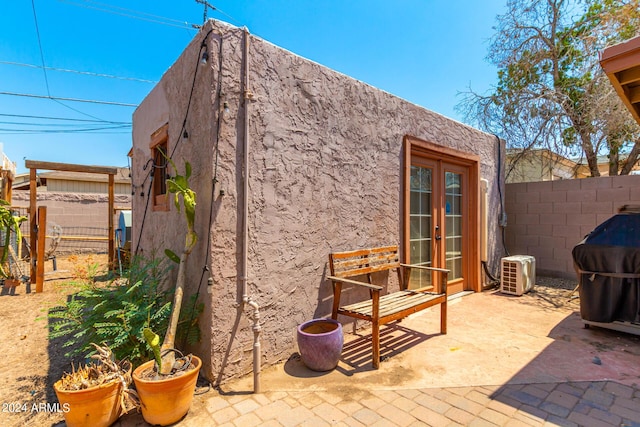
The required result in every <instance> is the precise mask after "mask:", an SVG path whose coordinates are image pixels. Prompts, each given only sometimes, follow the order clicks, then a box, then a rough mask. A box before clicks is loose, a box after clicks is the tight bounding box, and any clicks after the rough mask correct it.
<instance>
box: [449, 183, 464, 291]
mask: <svg viewBox="0 0 640 427" xmlns="http://www.w3.org/2000/svg"><path fill="white" fill-rule="evenodd" d="M461 182H462V175H461V174H457V173H453V172H445V220H446V221H445V223H446V229H445V247H446V253H445V261H446V264H447V267H446V268H448V269H449V270H451V273H449V280H453V279H459V278H462V186H461Z"/></svg>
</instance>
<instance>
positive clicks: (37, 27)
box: [31, 0, 100, 120]
mask: <svg viewBox="0 0 640 427" xmlns="http://www.w3.org/2000/svg"><path fill="white" fill-rule="evenodd" d="M31 9H32V10H33V20H34V22H35V26H36V35H37V36H38V48H39V49H40V60H41V61H42V72H43V74H44V82H45V84H46V87H47V95H48V98H49V99H51V100H52V101H54V102H57V103H58V104H60V105H62V106H63V107H65V108H68V109H69V110H72V111H75V112H76V113H79V114H82V115H84V116H87V117H91V118H92V119H97V120H100V119H99V118H98V117H96V116H92V115H91V114H87V113H85V112H83V111H80V110H78V109H75V108H73V107H71V106H69V105H66V104H64V103H62V102H60V101H61V98H58V99H56V98H54V97H52V96H51V91H50V90H49V79H48V78H47V66H46V64H45V62H44V53H43V51H42V39H41V38H40V28H39V26H38V16H37V14H36V4H35V0H31Z"/></svg>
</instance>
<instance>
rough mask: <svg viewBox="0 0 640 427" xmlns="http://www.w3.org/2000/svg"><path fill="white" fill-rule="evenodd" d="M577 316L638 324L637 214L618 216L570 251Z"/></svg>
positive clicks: (639, 235)
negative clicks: (576, 284) (575, 280)
mask: <svg viewBox="0 0 640 427" xmlns="http://www.w3.org/2000/svg"><path fill="white" fill-rule="evenodd" d="M573 260H574V262H575V265H576V269H577V273H578V280H579V282H580V315H581V316H582V319H584V320H589V321H592V322H604V323H608V322H613V321H616V320H618V321H623V322H636V323H640V213H620V214H618V215H615V216H613V217H611V218H609V219H608V220H607V221H605V222H603V223H602V224H600V225H599V226H597V227H596V228H595V229H594V230H593V231H592V232H591V233H589V235H587V237H586V238H585V239H584V240H583V241H582V242H580V243H578V245H576V246H575V247H574V248H573Z"/></svg>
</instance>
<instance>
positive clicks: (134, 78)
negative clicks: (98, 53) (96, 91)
mask: <svg viewBox="0 0 640 427" xmlns="http://www.w3.org/2000/svg"><path fill="white" fill-rule="evenodd" d="M0 64H5V65H15V66H18V67H29V68H42V69H44V70H50V71H59V72H62V73H75V74H83V75H87V76H93V77H105V78H109V79H118V80H129V81H134V82H140V83H151V84H156V83H158V82H157V81H155V80H145V79H139V78H136V77H122V76H114V75H112V74H103V73H92V72H90V71H78V70H70V69H67V68H56V67H43V66H41V65H34V64H24V63H21V62H12V61H0Z"/></svg>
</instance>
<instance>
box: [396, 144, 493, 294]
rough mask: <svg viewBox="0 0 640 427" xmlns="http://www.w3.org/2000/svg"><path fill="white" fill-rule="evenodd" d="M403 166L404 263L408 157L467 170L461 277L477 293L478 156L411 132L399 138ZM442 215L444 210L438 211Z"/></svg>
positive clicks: (406, 233) (478, 238) (408, 175)
mask: <svg viewBox="0 0 640 427" xmlns="http://www.w3.org/2000/svg"><path fill="white" fill-rule="evenodd" d="M403 150H404V152H403V165H402V182H403V185H402V186H401V195H400V202H401V205H402V206H401V209H400V212H401V218H400V222H401V224H402V226H401V231H402V236H401V238H402V257H403V259H404V262H407V260H408V258H409V235H410V230H409V226H410V221H409V217H408V216H409V202H410V197H408V193H407V189H409V188H410V179H411V158H412V156H418V157H424V158H427V159H433V160H436V161H439V162H446V163H452V164H455V165H459V166H463V167H465V168H467V169H468V171H469V191H468V212H466V215H467V218H468V228H467V229H468V234H469V236H468V241H467V244H468V254H465V255H466V258H467V259H468V260H467V266H468V268H467V269H466V270H467V271H468V276H469V277H468V278H465V289H468V290H472V291H474V292H479V291H480V290H481V287H482V284H481V283H480V282H481V260H480V156H478V155H475V154H471V153H465V152H463V151H459V150H456V149H453V148H449V147H444V146H442V145H438V144H434V143H432V142H428V141H425V140H422V139H419V138H416V137H414V136H411V135H405V136H404V138H403ZM439 214H441V215H442V217H441V218H444V212H440V213H439Z"/></svg>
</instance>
